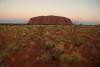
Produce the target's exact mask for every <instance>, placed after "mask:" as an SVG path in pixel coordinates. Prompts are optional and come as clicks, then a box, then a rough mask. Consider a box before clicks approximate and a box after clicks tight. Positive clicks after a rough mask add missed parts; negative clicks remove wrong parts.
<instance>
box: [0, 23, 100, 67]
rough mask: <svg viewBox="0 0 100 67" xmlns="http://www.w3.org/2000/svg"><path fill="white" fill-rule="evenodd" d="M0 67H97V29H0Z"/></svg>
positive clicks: (99, 35)
mask: <svg viewBox="0 0 100 67" xmlns="http://www.w3.org/2000/svg"><path fill="white" fill-rule="evenodd" d="M0 67H100V26H99V25H93V26H89V25H0Z"/></svg>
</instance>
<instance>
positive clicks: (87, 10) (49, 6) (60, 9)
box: [0, 0, 100, 23]
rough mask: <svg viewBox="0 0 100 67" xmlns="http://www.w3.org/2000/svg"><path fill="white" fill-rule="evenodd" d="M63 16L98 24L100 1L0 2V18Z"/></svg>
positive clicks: (47, 0)
mask: <svg viewBox="0 0 100 67" xmlns="http://www.w3.org/2000/svg"><path fill="white" fill-rule="evenodd" d="M40 15H57V16H65V17H68V18H71V19H74V20H81V21H89V22H91V21H92V22H95V23H99V22H100V0H0V18H10V19H11V18H27V19H28V18H30V17H34V16H40Z"/></svg>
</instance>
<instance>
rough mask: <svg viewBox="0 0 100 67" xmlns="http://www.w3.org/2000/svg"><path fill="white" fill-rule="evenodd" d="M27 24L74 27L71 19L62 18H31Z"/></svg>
mask: <svg viewBox="0 0 100 67" xmlns="http://www.w3.org/2000/svg"><path fill="white" fill-rule="evenodd" d="M27 24H68V25H72V21H71V20H70V19H69V18H66V17H61V16H52V15H51V16H38V17H33V18H31V19H30V20H29V21H28V23H27Z"/></svg>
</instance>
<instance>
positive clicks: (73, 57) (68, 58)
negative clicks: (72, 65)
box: [60, 54, 80, 62]
mask: <svg viewBox="0 0 100 67" xmlns="http://www.w3.org/2000/svg"><path fill="white" fill-rule="evenodd" d="M60 60H61V61H62V62H79V61H80V56H79V55H66V54H64V55H62V56H61V57H60Z"/></svg>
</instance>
